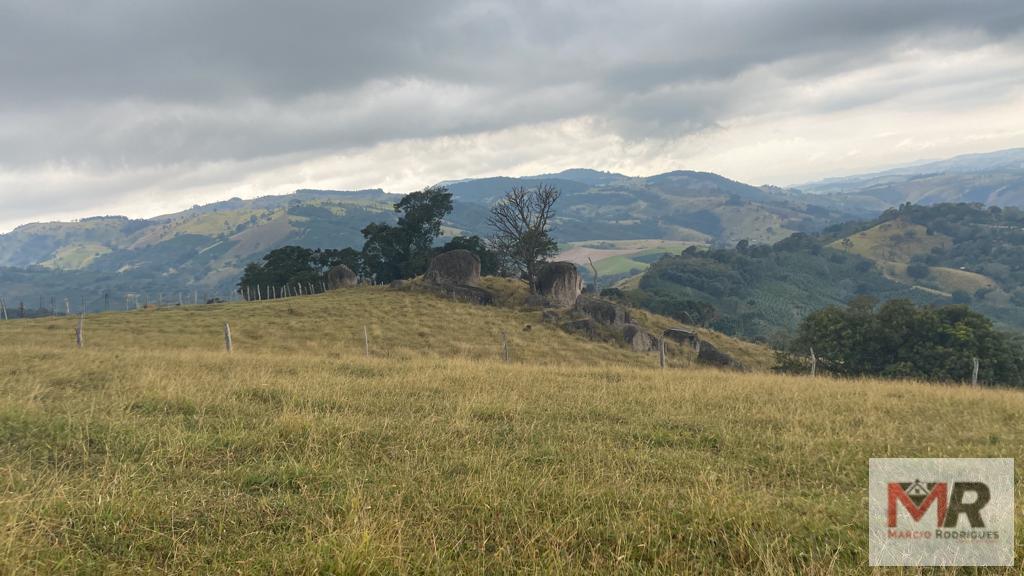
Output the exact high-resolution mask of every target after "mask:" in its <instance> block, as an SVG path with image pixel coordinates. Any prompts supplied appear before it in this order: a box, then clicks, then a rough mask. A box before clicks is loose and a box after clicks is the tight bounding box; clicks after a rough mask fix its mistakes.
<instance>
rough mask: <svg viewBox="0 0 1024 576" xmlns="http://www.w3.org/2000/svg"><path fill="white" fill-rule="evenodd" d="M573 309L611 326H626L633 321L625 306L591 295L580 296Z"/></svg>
mask: <svg viewBox="0 0 1024 576" xmlns="http://www.w3.org/2000/svg"><path fill="white" fill-rule="evenodd" d="M573 311H574V312H577V313H579V314H582V315H584V316H586V317H588V318H592V319H593V320H594V321H595V322H598V323H601V324H607V325H609V326H625V325H626V324H632V323H633V320H632V318H630V315H629V310H627V309H626V308H625V307H623V306H619V305H618V304H615V303H613V302H609V301H607V300H600V299H598V298H591V297H589V296H580V297H579V298H578V299H577V300H576V306H575V307H574V309H573Z"/></svg>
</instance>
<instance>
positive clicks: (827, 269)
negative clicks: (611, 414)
mask: <svg viewBox="0 0 1024 576" xmlns="http://www.w3.org/2000/svg"><path fill="white" fill-rule="evenodd" d="M861 294H870V295H873V296H876V297H878V298H880V299H892V298H910V299H914V300H915V301H918V302H921V303H927V302H932V301H933V300H934V299H936V298H938V297H936V296H933V295H931V294H928V293H925V292H919V291H915V290H912V289H910V288H909V287H908V286H904V285H901V284H899V283H897V282H894V281H892V280H890V279H888V278H886V277H885V276H883V275H882V273H881V272H880V271H878V270H877V269H876V268H875V266H874V264H873V263H872V262H871V261H869V260H867V259H865V258H862V257H860V256H857V255H856V254H848V253H845V252H843V251H842V250H834V249H832V248H828V247H826V246H824V245H822V241H821V239H819V238H817V237H814V236H810V235H807V234H801V233H798V234H794V235H792V236H790V237H789V238H786V239H784V240H782V241H780V242H777V243H776V244H774V245H765V244H758V245H754V244H750V243H748V242H740V243H739V244H738V245H737V246H736V247H735V248H733V249H717V250H701V249H697V248H694V247H691V248H687V249H686V250H685V251H684V252H683V253H682V254H680V255H678V256H667V257H664V258H662V259H660V260H658V261H657V262H655V263H654V264H652V265H651V267H650V268H649V269H648V270H647V272H646V273H645V274H644V276H643V278H641V280H640V285H639V289H638V290H633V291H629V292H627V293H626V294H625V296H626V298H627V299H628V301H629V302H630V303H632V304H633V305H635V306H638V307H642V308H646V309H648V310H651V311H652V312H656V313H659V314H664V315H666V316H671V317H673V318H676V319H677V320H679V321H681V322H686V323H690V324H697V325H704V326H707V327H710V328H713V329H715V330H718V331H720V332H724V333H726V334H732V335H736V336H740V337H743V338H745V339H748V340H752V341H759V342H766V343H769V344H772V345H775V346H782V345H784V344H785V342H786V341H787V340H788V338H789V335H790V334H791V333H792V331H793V330H795V329H796V327H797V325H798V324H799V323H800V321H801V320H802V319H803V318H804V317H805V316H806V315H808V314H810V313H811V312H813V311H815V310H818V309H821V308H823V307H825V306H828V305H830V304H833V303H835V302H847V301H849V300H850V299H852V298H854V297H856V296H858V295H861Z"/></svg>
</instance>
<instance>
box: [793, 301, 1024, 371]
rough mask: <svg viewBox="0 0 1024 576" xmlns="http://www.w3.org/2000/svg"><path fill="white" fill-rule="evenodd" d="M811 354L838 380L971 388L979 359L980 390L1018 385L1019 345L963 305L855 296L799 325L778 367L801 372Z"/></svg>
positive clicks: (1023, 365) (1023, 351)
mask: <svg viewBox="0 0 1024 576" xmlns="http://www.w3.org/2000/svg"><path fill="white" fill-rule="evenodd" d="M812 348H813V350H814V353H815V355H816V356H817V358H818V368H819V370H822V371H825V372H828V373H831V374H835V375H840V376H853V377H855V376H881V377H888V378H917V379H923V380H929V381H935V382H970V381H971V378H972V372H973V370H974V363H973V359H974V358H977V359H978V361H979V374H978V378H979V383H983V384H988V385H1001V386H1024V347H1022V346H1021V342H1020V341H1018V339H1017V338H1016V337H1014V336H1011V335H1008V334H1005V333H1001V332H999V331H997V330H995V329H994V328H993V326H992V322H991V321H990V320H989V319H988V318H986V317H985V316H983V315H981V314H979V313H977V312H974V311H972V310H971V309H970V308H968V307H966V306H961V305H946V306H938V307H934V306H917V305H915V304H914V303H913V302H910V301H907V300H890V301H888V302H886V303H884V304H881V305H878V303H877V301H876V300H874V299H872V298H869V297H860V298H855V299H854V300H852V301H851V302H850V303H849V304H848V305H847V306H845V307H839V306H829V307H827V308H824V309H822V310H819V311H817V312H814V313H812V314H810V315H809V316H807V318H806V319H804V321H803V322H801V324H800V326H799V328H798V330H797V332H796V336H795V337H794V338H793V340H792V342H791V343H790V345H789V346H788V349H787V351H786V352H783V353H780V355H779V367H778V368H779V369H780V370H783V371H805V370H806V364H807V357H808V356H809V354H810V350H811V349H812Z"/></svg>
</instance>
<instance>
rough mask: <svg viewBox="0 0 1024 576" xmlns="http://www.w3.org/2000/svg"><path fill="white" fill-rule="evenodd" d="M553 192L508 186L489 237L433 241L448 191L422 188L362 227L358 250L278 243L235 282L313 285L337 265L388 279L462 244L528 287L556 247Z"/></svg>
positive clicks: (490, 271)
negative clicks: (389, 219) (392, 219)
mask: <svg viewBox="0 0 1024 576" xmlns="http://www.w3.org/2000/svg"><path fill="white" fill-rule="evenodd" d="M559 196H560V192H559V190H558V189H557V188H554V187H552V186H548V185H544V184H540V185H538V186H537V187H535V188H526V187H516V188H513V189H511V190H509V191H508V192H507V193H506V194H505V196H504V197H503V198H502V199H501V200H500V201H498V202H497V203H496V204H495V205H494V206H492V207H491V210H490V214H489V217H488V223H489V224H490V226H491V227H492V228H493V230H494V233H493V235H492V236H491V237H490V238H486V239H485V238H481V237H480V236H475V235H474V236H454V237H452V238H451V239H450V240H449V241H448V242H447V243H445V244H443V245H440V246H438V245H436V242H437V239H438V238H439V237H441V236H442V234H443V232H444V229H443V223H444V220H445V218H446V217H447V216H448V215H449V214H451V212H452V208H453V201H452V194H451V193H450V192H448V189H447V188H446V187H444V186H432V187H428V188H425V189H423V190H421V191H419V192H413V193H411V194H408V195H406V196H404V197H403V198H402V199H401V200H400V201H399V202H396V203H395V204H394V210H395V212H397V213H398V214H399V218H398V221H397V223H395V224H388V223H384V222H374V223H372V224H370V225H368V226H366V227H365V228H363V229H362V231H361V233H362V235H363V238H364V243H363V246H362V248H361V249H358V250H357V249H355V248H352V247H349V248H343V249H340V250H338V249H326V250H325V249H311V248H303V247H301V246H284V247H281V248H277V249H275V250H271V251H270V252H269V253H267V254H266V255H264V256H263V258H262V261H260V262H251V263H249V264H248V265H247V266H246V267H245V270H244V271H243V274H242V278H241V280H240V281H239V283H238V286H239V288H240V289H243V290H244V289H246V288H248V289H250V290H254V289H255V288H256V287H257V286H267V285H271V286H292V285H306V284H309V283H316V282H319V281H320V280H321V279H322V278H323V277H324V275H325V274H326V273H327V272H328V271H329V270H330V269H331V268H334V267H336V266H338V265H342V264H343V265H345V266H347V267H348V268H350V269H351V270H352V271H353V272H355V273H356V274H357V275H358V276H360V277H361V278H365V279H368V280H370V281H372V282H375V283H390V282H393V281H395V280H403V279H409V278H415V277H416V276H419V275H421V274H423V273H424V272H426V271H427V267H428V266H429V264H430V260H431V259H432V258H433V257H434V256H436V255H437V254H440V253H443V252H448V251H450V250H458V249H462V250H468V251H470V252H472V253H473V254H475V255H476V256H477V257H478V258H479V259H480V273H481V274H482V275H485V276H513V277H519V278H522V279H523V280H524V281H525V282H527V283H528V284H529V286H530V288H531V290H532V289H534V288H535V286H536V279H537V274H538V272H539V270H540V267H541V266H542V264H543V263H544V262H545V261H546V260H547V259H549V258H550V257H551V256H553V255H554V254H556V253H557V251H558V245H557V243H556V242H555V241H554V239H553V237H552V235H551V233H552V224H553V220H554V216H555V212H554V206H555V203H556V202H557V200H558V198H559Z"/></svg>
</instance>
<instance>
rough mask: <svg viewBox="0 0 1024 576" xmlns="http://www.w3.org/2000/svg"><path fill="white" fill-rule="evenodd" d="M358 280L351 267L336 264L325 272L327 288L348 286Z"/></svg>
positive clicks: (333, 288) (353, 284)
mask: <svg viewBox="0 0 1024 576" xmlns="http://www.w3.org/2000/svg"><path fill="white" fill-rule="evenodd" d="M358 282H359V277H358V276H356V273H355V272H353V271H352V269H351V268H349V267H348V266H345V265H344V264H338V265H337V266H335V267H334V268H331V269H330V270H329V271H328V272H327V289H328V290H335V289H338V288H350V287H352V286H355V285H356V284H357V283H358Z"/></svg>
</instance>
